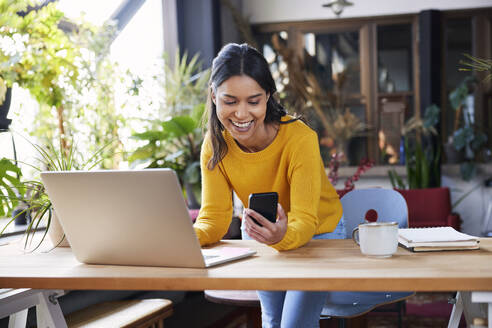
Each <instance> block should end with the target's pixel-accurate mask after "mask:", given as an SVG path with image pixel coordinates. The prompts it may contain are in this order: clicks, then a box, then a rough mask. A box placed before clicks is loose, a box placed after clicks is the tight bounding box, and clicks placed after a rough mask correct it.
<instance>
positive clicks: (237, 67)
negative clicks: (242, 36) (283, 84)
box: [207, 43, 287, 170]
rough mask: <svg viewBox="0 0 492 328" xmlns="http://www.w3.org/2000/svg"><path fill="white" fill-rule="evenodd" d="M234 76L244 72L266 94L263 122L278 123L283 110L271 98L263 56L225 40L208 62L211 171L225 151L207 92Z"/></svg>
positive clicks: (273, 90) (271, 87)
mask: <svg viewBox="0 0 492 328" xmlns="http://www.w3.org/2000/svg"><path fill="white" fill-rule="evenodd" d="M237 75H247V76H249V77H250V78H252V79H253V80H255V81H256V82H257V83H258V84H259V85H260V86H261V88H262V89H263V90H265V92H266V93H267V94H269V95H270V97H269V98H268V101H267V110H266V116H265V123H267V124H268V123H280V121H281V118H282V116H285V115H286V114H287V112H286V110H285V109H284V107H282V105H280V104H279V103H278V102H277V101H276V100H275V97H274V94H275V93H276V92H277V87H276V86H275V81H274V80H273V77H272V73H271V72H270V68H269V66H268V63H267V61H266V60H265V57H263V55H262V54H261V53H260V52H258V50H256V49H255V48H253V47H251V46H250V45H248V44H246V43H243V44H241V45H239V44H236V43H229V44H227V45H225V46H224V47H223V48H222V49H221V50H220V52H219V54H218V55H217V57H215V58H214V60H213V62H212V74H211V76H210V81H209V96H208V100H207V113H208V131H209V133H210V139H211V141H212V151H213V155H212V158H210V161H209V162H208V168H209V169H210V170H212V169H213V168H214V167H215V166H216V165H217V164H218V163H219V162H220V161H221V160H222V158H224V156H225V155H226V154H227V144H226V142H225V140H224V137H223V136H222V131H223V130H224V127H223V126H222V124H221V123H220V121H219V118H218V117H217V107H216V106H215V104H214V103H213V101H212V97H211V91H212V88H213V89H214V90H215V89H216V88H217V87H219V86H220V85H221V84H222V83H223V82H224V81H226V80H227V79H229V78H230V77H233V76H237Z"/></svg>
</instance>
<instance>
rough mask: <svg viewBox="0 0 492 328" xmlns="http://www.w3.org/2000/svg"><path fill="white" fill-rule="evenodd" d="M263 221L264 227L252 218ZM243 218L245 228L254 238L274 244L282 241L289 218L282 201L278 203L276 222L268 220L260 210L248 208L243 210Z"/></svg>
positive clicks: (264, 242)
mask: <svg viewBox="0 0 492 328" xmlns="http://www.w3.org/2000/svg"><path fill="white" fill-rule="evenodd" d="M251 217H252V218H254V219H255V220H256V221H258V222H259V223H261V225H262V227H261V226H259V225H258V224H256V223H255V222H254V221H253V220H252V219H251ZM243 220H246V221H245V230H246V232H247V233H248V235H249V236H250V237H251V238H253V239H254V240H256V241H258V242H260V243H263V244H267V245H273V244H276V243H278V242H280V241H281V240H282V239H283V238H284V236H285V233H286V232H287V223H288V218H287V215H286V214H285V211H284V209H283V208H282V205H280V203H279V204H278V205H277V221H276V222H275V223H273V222H270V221H268V220H267V219H266V218H265V217H263V216H262V215H261V214H259V213H258V212H256V211H254V210H252V209H250V208H246V209H244V211H243Z"/></svg>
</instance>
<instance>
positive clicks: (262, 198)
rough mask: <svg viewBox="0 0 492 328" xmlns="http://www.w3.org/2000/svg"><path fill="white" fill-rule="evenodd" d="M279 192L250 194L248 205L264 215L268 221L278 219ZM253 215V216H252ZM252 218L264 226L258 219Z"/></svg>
mask: <svg viewBox="0 0 492 328" xmlns="http://www.w3.org/2000/svg"><path fill="white" fill-rule="evenodd" d="M277 203H278V194H277V193H276V192H263V193H255V194H251V195H249V199H248V207H249V208H250V209H252V210H255V211H256V212H258V213H260V214H261V215H263V216H264V217H265V218H266V219H267V220H268V221H270V222H273V223H275V222H276V221H277ZM250 217H251V216H250ZM251 219H252V220H253V221H254V222H255V223H256V224H258V225H259V226H262V225H261V224H260V223H259V222H258V221H256V220H255V219H253V218H252V217H251Z"/></svg>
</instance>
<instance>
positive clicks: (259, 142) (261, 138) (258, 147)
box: [236, 124, 278, 153]
mask: <svg viewBox="0 0 492 328" xmlns="http://www.w3.org/2000/svg"><path fill="white" fill-rule="evenodd" d="M260 131H262V132H263V133H261V134H259V135H258V136H257V138H255V140H251V143H245V144H240V143H239V142H237V141H236V144H237V145H238V146H239V148H241V150H242V151H244V152H246V153H256V152H259V151H262V150H263V149H265V148H267V147H268V146H269V145H270V144H271V143H272V142H273V140H275V137H276V136H277V133H278V124H266V125H265V128H264V129H263V130H260Z"/></svg>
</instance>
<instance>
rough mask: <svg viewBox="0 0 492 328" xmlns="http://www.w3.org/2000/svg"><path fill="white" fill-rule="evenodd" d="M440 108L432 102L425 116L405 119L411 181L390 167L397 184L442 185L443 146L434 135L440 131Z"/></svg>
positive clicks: (415, 186)
mask: <svg viewBox="0 0 492 328" xmlns="http://www.w3.org/2000/svg"><path fill="white" fill-rule="evenodd" d="M439 112H440V109H439V107H437V106H436V105H431V106H429V107H427V108H426V110H425V113H424V117H423V118H422V119H421V118H418V117H417V116H414V117H412V118H411V119H409V120H408V121H407V122H406V123H405V125H404V127H403V129H402V135H403V138H404V152H405V167H406V171H407V182H406V183H405V182H404V181H403V179H402V178H401V177H400V176H398V174H397V173H396V171H395V170H389V171H388V176H389V179H390V181H391V184H392V186H393V188H399V189H421V188H431V187H439V186H440V185H441V175H440V170H439V168H440V159H441V147H440V145H439V144H438V143H436V142H434V141H433V140H432V136H433V135H434V136H435V135H437V131H436V129H435V126H436V125H437V123H438V122H439Z"/></svg>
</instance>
